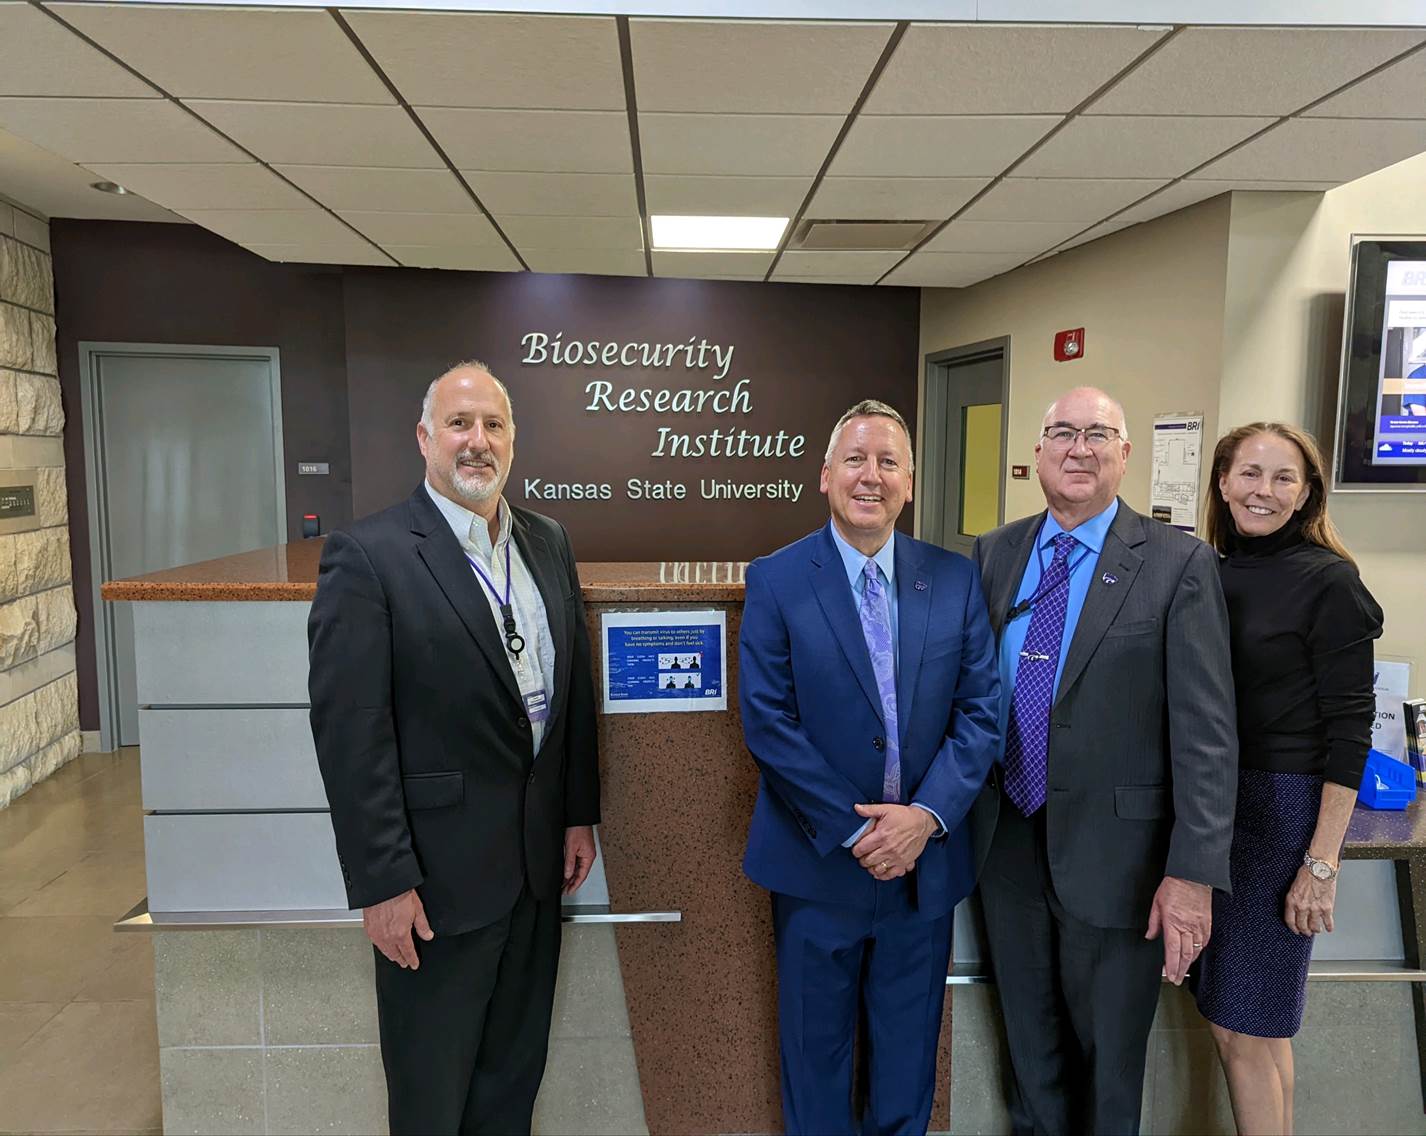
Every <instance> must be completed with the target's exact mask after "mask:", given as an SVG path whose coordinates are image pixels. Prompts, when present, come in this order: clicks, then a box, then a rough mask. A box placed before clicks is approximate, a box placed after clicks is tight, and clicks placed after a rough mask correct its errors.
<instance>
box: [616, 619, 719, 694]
mask: <svg viewBox="0 0 1426 1136" xmlns="http://www.w3.org/2000/svg"><path fill="white" fill-rule="evenodd" d="M600 619H601V623H600V628H601V635H602V637H603V640H604V713H606V714H649V713H664V712H668V711H680V710H726V709H727V708H728V685H727V678H728V667H727V658H726V656H727V651H726V649H725V647H726V643H727V622H726V619H725V617H724V613H723V612H721V611H619V612H605V613H604V614H603V615H602V616H601V617H600Z"/></svg>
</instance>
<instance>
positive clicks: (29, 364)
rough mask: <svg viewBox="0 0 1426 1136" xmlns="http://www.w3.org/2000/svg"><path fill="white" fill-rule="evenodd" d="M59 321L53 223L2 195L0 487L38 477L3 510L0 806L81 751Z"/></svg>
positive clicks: (0, 520)
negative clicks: (28, 509)
mask: <svg viewBox="0 0 1426 1136" xmlns="http://www.w3.org/2000/svg"><path fill="white" fill-rule="evenodd" d="M0 188H3V187H0ZM54 328H55V316H54V276H53V271H52V269H51V265H50V254H49V226H48V225H47V224H46V223H45V222H44V221H43V220H42V219H41V218H39V217H36V216H33V215H32V214H30V213H28V212H26V211H25V210H23V209H21V208H19V207H18V206H15V205H11V204H10V203H8V202H7V201H6V200H5V199H4V198H3V197H0V488H4V487H5V486H13V485H17V484H21V483H25V484H28V483H29V482H30V481H31V480H33V484H34V513H33V515H32V516H30V517H26V518H14V519H9V518H6V517H5V516H3V515H0V807H4V806H5V805H7V804H9V803H10V801H12V800H13V799H14V798H16V797H18V796H19V795H20V794H21V793H24V792H25V791H26V790H27V789H29V788H30V787H31V786H32V785H34V784H35V783H36V782H38V781H42V780H44V778H46V777H48V776H49V775H50V774H51V773H53V772H54V771H55V770H56V769H58V768H59V767H60V766H61V765H63V764H64V763H65V762H67V761H70V760H71V759H73V758H74V757H76V756H78V754H79V752H80V750H81V749H82V748H83V747H82V744H81V735H80V731H79V704H78V693H77V686H76V680H75V673H74V632H75V622H76V617H75V608H74V590H73V588H72V587H71V584H70V579H71V572H70V557H69V530H68V527H67V522H68V509H67V507H66V496H65V481H64V446H63V437H62V435H63V433H64V424H65V423H64V408H63V406H62V404H61V402H60V396H59V378H58V369H57V367H56V364H55V346H54Z"/></svg>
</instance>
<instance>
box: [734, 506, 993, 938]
mask: <svg viewBox="0 0 1426 1136" xmlns="http://www.w3.org/2000/svg"><path fill="white" fill-rule="evenodd" d="M893 539H894V540H895V541H896V547H895V554H896V572H895V575H896V595H897V603H898V607H899V624H900V636H899V640H900V642H899V655H900V658H899V665H898V674H897V684H896V685H897V690H896V705H897V717H898V719H899V725H900V741H901V783H902V785H903V787H904V791H905V792H906V793H907V799H906V802H905V803H907V804H909V803H911V802H912V801H919V802H921V803H923V804H926V805H929V806H930V807H931V808H933V809H934V810H935V811H936V812H937V814H939V816H940V817H941V819H942V820H943V821H944V822H945V824H946V828H947V834H946V836H945V837H944V838H943V839H939V840H933V841H931V842H930V843H928V844H927V845H926V850H925V852H924V853H923V854H922V856H921V859H920V860H919V861H918V862H917V865H916V869H915V872H914V873H913V875H914V878H915V881H916V889H917V890H916V895H917V907H918V910H919V911H920V912H921V913H922V914H923V915H925V916H926V917H928V918H935V917H937V916H940V915H944V914H945V913H946V912H948V911H949V910H950V909H951V908H952V907H954V906H955V905H956V903H957V902H959V901H960V900H961V899H963V898H965V896H967V895H968V894H970V891H971V889H972V888H973V887H974V886H975V869H974V863H973V858H972V855H971V844H970V835H969V831H968V829H967V826H966V824H965V819H966V815H967V813H968V811H969V810H970V807H971V805H972V804H973V803H974V802H975V799H976V797H977V795H978V794H979V793H980V790H981V786H982V785H983V784H984V783H985V778H986V774H987V773H988V772H989V770H990V766H991V762H992V761H994V759H995V752H996V745H997V740H998V731H999V716H1000V678H999V672H998V668H997V665H996V657H995V638H994V636H993V635H992V634H991V630H990V620H989V618H988V617H987V614H986V608H985V598H984V595H983V594H982V592H981V586H980V578H979V573H978V571H977V569H976V567H975V565H974V564H973V563H972V562H971V561H969V560H967V559H966V558H965V557H964V556H958V555H956V554H955V553H953V552H947V551H946V550H944V549H941V548H937V547H935V546H934V545H930V544H924V543H922V542H921V541H919V540H913V539H912V538H911V537H908V536H904V535H902V534H901V533H896V534H895V536H894V538H893ZM738 657H739V665H740V669H741V677H740V679H739V684H740V690H739V697H740V703H741V709H742V716H743V736H744V738H745V739H746V741H747V745H748V749H749V750H750V751H751V752H752V755H753V758H754V759H755V760H756V761H757V763H758V767H759V768H760V769H761V770H762V780H761V784H760V785H759V787H758V800H757V805H756V807H755V808H754V810H753V820H752V826H751V828H750V830H749V832H748V850H747V855H746V856H745V857H744V860H743V870H744V871H745V872H746V873H747V874H748V877H749V878H750V879H751V880H752V881H753V882H754V883H756V884H759V885H761V886H762V887H765V888H767V889H768V890H770V891H775V892H781V893H783V894H785V895H792V896H797V897H799V898H802V899H814V900H822V901H828V902H833V903H840V904H849V905H857V906H863V907H871V906H872V905H873V903H874V902H875V891H876V887H877V886H878V885H877V883H876V881H875V880H873V879H872V877H871V876H870V875H869V874H868V873H867V871H866V870H865V869H864V868H863V867H862V866H861V865H860V864H858V863H857V861H856V859H855V857H853V856H852V854H851V852H850V851H849V850H848V849H846V848H843V847H842V841H844V840H846V839H847V837H849V836H850V835H851V834H852V833H853V832H855V831H856V830H857V828H858V826H860V825H861V824H862V823H863V818H861V817H859V816H858V815H857V813H856V812H855V811H854V808H853V807H854V806H855V805H857V804H858V803H863V804H864V803H868V802H876V801H880V800H881V782H882V767H883V764H884V757H885V751H884V734H885V726H884V725H883V722H882V712H881V699H880V697H879V695H878V694H877V686H876V679H875V677H874V676H873V673H872V666H871V656H870V655H869V654H868V652H867V648H866V641H865V639H863V637H862V630H861V622H860V619H859V617H858V615H857V608H856V599H855V597H854V596H853V594H852V590H851V588H850V586H849V585H848V583H847V573H846V569H845V568H844V567H843V564H842V558H841V556H840V555H839V554H838V552H837V548H836V545H835V544H834V543H833V540H832V533H831V526H830V522H829V523H828V525H827V527H824V528H822V529H820V530H818V531H817V532H815V533H813V534H811V535H810V536H807V537H804V538H803V539H802V540H799V541H797V542H796V543H795V544H790V545H788V546H787V547H786V548H783V549H780V550H779V551H777V552H774V553H773V554H772V555H771V556H765V557H762V558H761V559H759V560H755V561H754V562H753V563H752V564H750V565H749V566H748V571H747V596H746V602H745V606H744V609H743V626H742V634H741V636H740V638H739V643H738ZM879 746H880V747H879Z"/></svg>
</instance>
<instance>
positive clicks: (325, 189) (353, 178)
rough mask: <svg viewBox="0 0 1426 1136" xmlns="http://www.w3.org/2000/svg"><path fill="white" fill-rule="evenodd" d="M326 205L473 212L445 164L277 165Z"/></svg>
mask: <svg viewBox="0 0 1426 1136" xmlns="http://www.w3.org/2000/svg"><path fill="white" fill-rule="evenodd" d="M275 168H276V169H277V171H278V172H279V173H281V174H282V175H283V176H284V177H288V178H291V179H292V180H293V181H294V182H296V183H297V184H298V185H300V186H301V187H302V188H303V189H305V190H306V191H307V192H308V193H310V194H311V195H312V196H313V197H315V198H316V199H317V200H318V201H320V202H321V203H322V204H323V205H325V206H327V208H329V209H336V210H343V209H369V210H389V211H395V212H408V213H475V212H478V211H479V210H477V209H476V205H475V202H473V201H472V200H471V199H470V194H468V193H466V191H465V190H464V189H463V188H461V184H460V182H459V181H457V180H456V178H455V176H454V175H453V174H452V173H451V172H450V171H449V170H444V169H442V170H397V169H371V168H369V167H362V166H277V167H275Z"/></svg>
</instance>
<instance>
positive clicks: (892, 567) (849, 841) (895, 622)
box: [832, 521, 946, 848]
mask: <svg viewBox="0 0 1426 1136" xmlns="http://www.w3.org/2000/svg"><path fill="white" fill-rule="evenodd" d="M832 543H834V544H835V545H836V546H837V551H838V552H840V553H841V554H842V567H844V568H845V569H846V570H847V582H848V583H849V584H851V586H852V596H853V597H854V598H855V600H856V604H857V614H858V615H860V614H861V610H862V601H863V600H864V599H865V598H866V562H867V561H868V560H875V561H876V566H877V568H878V569H879V570H880V571H881V574H882V576H884V577H885V578H886V595H887V599H888V600H889V601H890V604H891V642H892V643H893V644H894V646H895V650H894V651H893V652H892V658H893V659H895V662H896V673H897V675H898V676H899V675H900V674H901V620H900V612H899V609H898V606H897V600H896V533H895V532H893V533H892V534H891V536H889V537H888V538H887V541H886V543H885V544H883V545H882V546H881V548H880V549H879V550H878V552H877V554H876V555H875V556H868V555H867V554H866V553H865V552H858V551H857V550H856V549H855V548H853V547H852V546H851V545H850V544H848V543H847V542H846V540H845V539H844V538H843V536H842V534H841V533H840V532H838V531H837V522H836V521H833V522H832ZM911 803H912V805H914V806H915V807H916V808H918V809H926V811H927V812H928V813H930V814H931V815H932V816H933V817H935V818H936V826H937V828H938V829H939V832H938V835H939V834H940V833H944V832H945V831H946V825H945V822H943V821H942V820H941V817H940V814H938V813H937V812H936V810H935V809H932V808H927V806H925V805H923V804H921V803H920V802H918V801H912V802H911ZM870 825H871V821H867V822H866V823H865V824H863V825H862V826H861V827H860V828H858V829H857V830H856V832H854V833H852V834H851V836H849V837H847V838H846V839H845V840H844V841H842V847H843V848H850V847H851V846H852V845H853V844H855V843H856V842H857V841H858V840H860V839H861V838H862V835H863V834H864V833H865V832H866V830H867V828H868V827H870Z"/></svg>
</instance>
